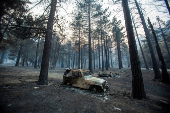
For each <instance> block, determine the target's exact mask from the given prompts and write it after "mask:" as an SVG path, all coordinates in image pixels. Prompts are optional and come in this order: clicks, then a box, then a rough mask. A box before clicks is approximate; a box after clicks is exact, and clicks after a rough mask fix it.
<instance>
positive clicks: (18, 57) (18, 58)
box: [15, 45, 23, 66]
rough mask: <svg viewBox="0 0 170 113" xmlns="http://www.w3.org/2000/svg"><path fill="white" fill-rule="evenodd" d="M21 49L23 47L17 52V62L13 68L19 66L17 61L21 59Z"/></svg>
mask: <svg viewBox="0 0 170 113" xmlns="http://www.w3.org/2000/svg"><path fill="white" fill-rule="evenodd" d="M22 47H23V45H20V47H19V51H18V56H17V61H16V63H15V66H19V60H20V57H21V51H22Z"/></svg>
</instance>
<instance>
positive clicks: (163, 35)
mask: <svg viewBox="0 0 170 113" xmlns="http://www.w3.org/2000/svg"><path fill="white" fill-rule="evenodd" d="M157 20H158V23H159V28H160V29H161V34H162V37H163V39H164V43H165V46H166V50H167V52H168V55H169V58H170V52H169V48H168V44H167V42H166V38H165V34H164V32H163V30H162V28H161V24H160V19H159V17H157Z"/></svg>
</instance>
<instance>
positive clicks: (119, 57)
mask: <svg viewBox="0 0 170 113" xmlns="http://www.w3.org/2000/svg"><path fill="white" fill-rule="evenodd" d="M115 32H116V42H117V52H118V61H119V69H121V68H122V67H123V66H122V57H121V50H120V38H119V36H118V31H117V28H116V26H115Z"/></svg>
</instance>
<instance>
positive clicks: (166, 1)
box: [164, 0, 170, 14]
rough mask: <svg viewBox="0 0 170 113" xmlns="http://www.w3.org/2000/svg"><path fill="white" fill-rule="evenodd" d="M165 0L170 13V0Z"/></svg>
mask: <svg viewBox="0 0 170 113" xmlns="http://www.w3.org/2000/svg"><path fill="white" fill-rule="evenodd" d="M164 1H165V4H166V7H167V9H168V11H169V14H170V7H169V3H168V0H164Z"/></svg>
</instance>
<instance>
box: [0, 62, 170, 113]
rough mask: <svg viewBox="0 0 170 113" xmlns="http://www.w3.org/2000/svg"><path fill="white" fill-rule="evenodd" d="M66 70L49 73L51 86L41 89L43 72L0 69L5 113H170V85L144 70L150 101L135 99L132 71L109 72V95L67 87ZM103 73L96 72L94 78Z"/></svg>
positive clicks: (8, 68)
mask: <svg viewBox="0 0 170 113" xmlns="http://www.w3.org/2000/svg"><path fill="white" fill-rule="evenodd" d="M64 71H65V69H56V70H49V85H45V86H42V85H37V83H36V82H37V80H38V76H39V69H33V68H32V67H14V66H4V65H0V107H1V108H0V110H1V111H3V112H1V113H28V112H29V113H33V112H35V113H60V112H61V113H115V112H123V113H134V112H135V113H170V85H169V84H165V83H162V82H160V81H155V80H153V77H154V73H153V70H145V69H143V70H142V73H143V79H144V85H145V92H146V95H147V98H146V99H143V100H137V99H133V98H132V97H131V90H132V87H131V82H132V76H131V70H130V69H121V70H119V69H109V72H110V71H112V72H113V73H114V74H116V75H117V76H116V77H113V78H104V79H106V80H107V81H108V84H109V87H110V91H109V92H108V93H92V92H90V91H88V90H83V89H79V88H73V87H71V86H63V85H61V83H62V75H63V73H64ZM98 71H99V70H94V72H95V73H94V76H96V73H98Z"/></svg>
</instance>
